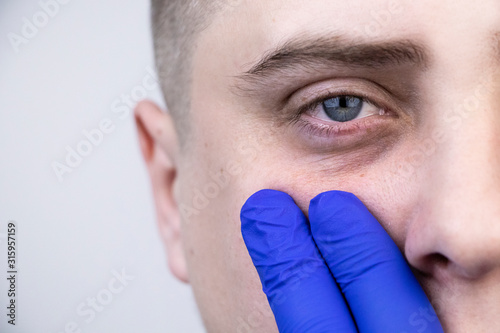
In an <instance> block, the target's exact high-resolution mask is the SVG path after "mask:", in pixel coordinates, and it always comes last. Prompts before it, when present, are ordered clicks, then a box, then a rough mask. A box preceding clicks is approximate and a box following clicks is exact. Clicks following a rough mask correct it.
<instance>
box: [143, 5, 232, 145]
mask: <svg viewBox="0 0 500 333" xmlns="http://www.w3.org/2000/svg"><path fill="white" fill-rule="evenodd" d="M224 3H225V1H224V0H152V1H151V18H152V29H153V38H154V49H155V58H156V66H157V69H158V75H159V77H160V82H161V85H162V90H163V95H164V97H165V101H166V103H167V106H168V109H169V111H170V112H171V113H172V115H173V117H174V119H175V121H176V125H177V127H178V131H179V135H180V136H181V138H182V137H183V136H184V134H185V131H186V130H187V124H185V121H184V120H185V118H186V117H183V116H182V115H183V114H185V113H186V112H187V110H189V104H190V94H189V91H190V82H191V59H192V55H193V51H194V49H195V46H196V38H197V35H198V34H199V33H200V32H201V31H203V30H204V29H205V28H206V27H207V26H208V25H209V24H210V21H211V19H213V16H214V13H216V12H217V11H218V10H219V9H221V7H222V6H223V5H224ZM181 141H182V140H181Z"/></svg>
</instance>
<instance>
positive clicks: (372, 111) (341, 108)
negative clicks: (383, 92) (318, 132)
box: [310, 95, 386, 123]
mask: <svg viewBox="0 0 500 333" xmlns="http://www.w3.org/2000/svg"><path fill="white" fill-rule="evenodd" d="M385 113H386V111H385V109H384V108H381V107H378V106H376V105H374V104H372V103H371V102H370V101H368V100H365V99H364V98H363V97H360V96H353V95H340V96H334V97H331V98H328V99H325V100H323V101H321V102H320V103H318V105H316V106H315V108H314V109H313V110H311V111H310V115H311V116H313V117H316V118H318V119H321V120H325V121H335V122H340V123H345V122H348V121H352V120H355V119H361V118H365V117H369V116H373V115H384V114H385Z"/></svg>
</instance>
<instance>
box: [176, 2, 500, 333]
mask: <svg viewBox="0 0 500 333" xmlns="http://www.w3.org/2000/svg"><path fill="white" fill-rule="evenodd" d="M499 32H500V2H499V1H498V0H485V1H481V2H478V1H471V0H461V1H456V0H455V1H430V0H424V1H407V0H394V1H392V0H380V1H368V0H352V1H337V0H314V1H312V0H307V1H306V0H272V1H270V0H253V1H244V0H239V1H238V0H236V1H232V4H231V6H230V7H228V9H227V10H224V11H223V12H222V13H221V14H220V15H217V17H216V18H215V20H214V21H213V22H212V24H211V25H210V26H209V27H208V28H207V29H206V30H205V31H203V32H202V33H201V35H200V36H199V38H198V39H197V47H196V51H195V54H194V58H193V66H194V67H193V81H192V91H191V97H192V104H191V110H190V111H189V114H188V115H187V116H188V123H189V125H190V129H191V132H190V133H191V136H190V137H189V142H188V145H187V147H188V148H187V149H186V150H184V151H182V152H181V153H180V155H179V157H178V159H177V162H176V163H177V178H176V184H175V187H176V189H175V193H176V199H177V203H178V204H179V209H180V211H181V216H183V219H182V228H181V230H182V241H183V244H184V252H185V257H186V261H187V266H188V272H189V281H190V283H191V285H192V286H193V289H194V292H195V295H196V299H197V302H198V304H199V307H200V310H201V313H202V316H203V318H204V321H205V324H206V325H207V329H208V330H209V331H213V332H235V331H240V332H247V331H255V332H273V331H277V329H276V325H275V323H274V319H273V316H272V313H271V310H270V308H269V306H268V305H267V300H266V298H265V296H264V294H263V292H262V290H261V288H262V287H261V284H260V281H259V278H258V275H257V272H256V270H255V268H254V267H253V265H252V262H251V259H250V257H249V255H248V252H247V250H246V248H245V245H244V242H243V240H242V236H241V231H240V219H239V213H240V209H241V207H242V205H243V203H244V202H245V200H246V199H247V198H248V197H249V196H250V195H251V194H253V193H254V192H256V191H258V190H260V189H264V188H269V189H276V190H281V191H284V192H287V193H288V194H290V195H291V196H292V197H293V198H294V199H295V201H296V203H297V204H298V205H299V207H300V208H301V209H302V210H303V211H304V212H305V213H306V214H307V210H308V205H309V201H310V200H311V199H312V198H313V197H314V196H316V195H317V194H319V193H321V192H324V191H328V190H343V191H348V192H352V193H354V194H355V195H357V196H358V197H359V198H360V199H361V200H362V201H363V202H364V203H365V205H366V206H367V207H368V209H369V210H370V211H371V212H372V213H373V214H374V216H375V217H376V218H377V219H378V221H379V222H380V223H381V224H382V225H383V226H384V228H385V229H386V230H387V231H388V233H389V234H390V235H391V237H392V238H393V239H394V240H395V242H396V243H397V245H398V246H399V247H400V249H401V251H402V252H403V253H404V254H405V256H406V257H407V259H408V261H409V263H410V264H411V265H412V267H413V268H415V274H416V275H417V278H418V279H419V281H420V282H421V284H422V285H423V287H424V289H425V290H426V292H427V294H428V295H429V298H430V299H431V302H432V304H433V305H434V307H435V308H436V312H437V313H438V315H439V317H440V318H441V321H442V322H443V326H444V327H445V329H446V330H447V331H450V332H482V331H491V328H492V327H500V319H499V318H500V317H499V316H498V313H499V312H500V302H499V301H498V300H499V299H500V204H499V203H500V154H499V153H498V149H499V147H500V135H499V134H500V72H499V70H500V47H499V43H500V37H499V36H500V35H499ZM259 64H260V66H259ZM338 96H352V97H350V99H348V98H345V97H344V98H343V99H342V98H341V99H340V102H339V99H337V100H336V99H335V97H338ZM361 99H362V100H363V102H362V101H361ZM326 100H330V104H331V103H335V102H339V103H340V105H341V106H344V107H346V106H347V107H351V108H353V105H358V106H359V103H363V105H362V107H363V110H362V111H361V113H360V114H359V115H358V116H357V117H355V118H354V119H352V120H350V119H349V120H348V121H345V122H336V121H335V120H333V119H331V117H330V116H329V115H328V114H327V113H326V112H325V109H326V108H325V107H324V104H323V103H322V102H324V101H326ZM342 103H344V104H342ZM346 103H347V104H346ZM409 320H410V319H409ZM411 320H414V322H415V329H416V331H417V330H418V329H423V327H424V326H425V320H430V319H429V318H426V317H425V316H422V317H421V318H420V317H414V318H413V319H411Z"/></svg>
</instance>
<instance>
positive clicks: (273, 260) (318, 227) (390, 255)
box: [241, 190, 443, 333]
mask: <svg viewBox="0 0 500 333" xmlns="http://www.w3.org/2000/svg"><path fill="white" fill-rule="evenodd" d="M241 231H242V234H243V238H244V240H245V244H246V246H247V248H248V251H249V253H250V256H251V257H252V260H253V263H254V265H255V267H256V268H257V271H258V273H259V276H260V280H261V282H262V286H263V290H264V292H265V294H266V295H267V298H268V301H269V304H270V306H271V309H272V311H273V313H274V317H275V319H276V323H277V325H278V328H279V330H280V332H308V333H309V332H311V333H316V332H358V331H359V332H363V333H364V332H370V333H372V332H382V333H392V332H396V333H403V332H407V333H410V332H443V329H442V328H441V324H440V323H439V320H438V319H437V317H436V315H435V312H434V310H433V308H432V306H431V304H430V302H429V300H428V299H427V296H426V295H425V293H424V291H423V290H422V288H421V287H420V285H419V283H418V282H417V280H416V279H415V277H414V275H413V273H412V272H411V270H410V267H409V266H408V264H407V263H406V261H405V259H404V257H403V255H402V254H401V252H400V251H399V249H398V247H397V246H396V244H395V243H394V242H393V240H392V239H391V238H390V237H389V235H388V234H387V233H386V232H385V230H384V229H383V228H382V226H381V225H380V224H379V223H378V221H377V220H376V219H375V218H374V217H373V216H372V215H371V214H370V212H369V211H368V210H367V208H366V207H365V206H364V205H363V203H362V202H361V201H360V200H359V199H358V198H356V196H354V195H353V194H351V193H347V192H340V191H331V192H325V193H322V194H320V195H318V196H317V197H316V198H314V199H313V200H312V201H311V203H310V207H309V221H308V220H307V218H306V217H305V216H304V214H303V213H302V211H301V210H300V209H299V207H298V206H297V205H296V204H295V202H294V201H293V199H292V198H291V197H290V196H289V195H288V194H286V193H283V192H279V191H274V190H262V191H259V192H257V193H255V194H254V195H253V196H251V197H250V198H249V199H248V200H247V202H246V203H245V205H244V206H243V208H242V210H241ZM422 313H426V314H427V316H425V317H423V318H426V319H425V321H423V322H422V320H421V319H420V320H417V316H418V315H419V314H422ZM419 318H420V317H419Z"/></svg>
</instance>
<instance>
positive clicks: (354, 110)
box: [323, 96, 363, 122]
mask: <svg viewBox="0 0 500 333" xmlns="http://www.w3.org/2000/svg"><path fill="white" fill-rule="evenodd" d="M323 109H324V111H325V113H326V115H327V116H328V117H330V118H331V119H332V120H335V121H339V122H346V121H351V120H354V119H356V117H357V116H358V115H359V114H360V112H361V109H363V100H362V99H361V98H358V97H355V96H337V97H334V98H330V99H327V100H326V101H324V102H323Z"/></svg>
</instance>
